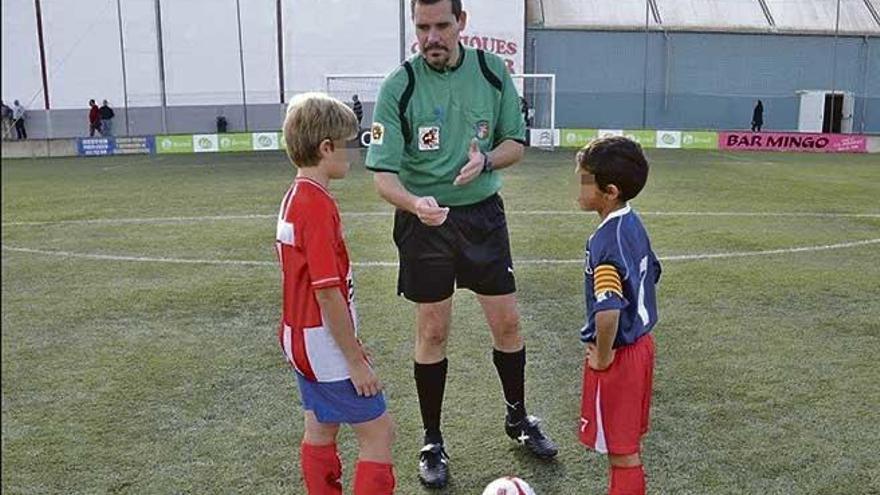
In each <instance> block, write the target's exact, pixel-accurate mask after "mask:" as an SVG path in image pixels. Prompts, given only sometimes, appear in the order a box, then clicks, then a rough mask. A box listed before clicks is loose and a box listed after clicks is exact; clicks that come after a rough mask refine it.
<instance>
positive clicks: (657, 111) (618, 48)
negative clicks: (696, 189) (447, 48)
mask: <svg viewBox="0 0 880 495" xmlns="http://www.w3.org/2000/svg"><path fill="white" fill-rule="evenodd" d="M646 38H647V42H646ZM526 41H527V46H528V48H529V49H528V50H527V51H526V55H527V61H526V67H528V69H529V71H530V72H535V73H555V74H556V91H557V95H556V98H557V101H556V125H557V127H586V128H610V129H614V128H618V129H633V128H641V127H644V128H649V129H745V128H748V127H749V123H750V120H751V116H752V108H753V107H754V104H755V100H758V99H760V100H762V101H763V103H764V122H765V125H764V128H765V129H766V130H797V127H798V109H799V101H800V100H799V96H798V94H797V91H799V90H815V89H821V90H829V91H830V90H831V89H832V88H833V89H834V90H836V91H848V92H851V93H853V94H854V96H855V112H854V115H853V132H864V133H880V38H876V37H869V36H861V37H854V36H845V37H844V36H841V37H838V38H837V39H836V40H835V37H834V36H828V35H791V34H748V33H744V34H738V33H710V32H706V33H699V32H666V33H663V32H656V31H650V32H648V33H647V34H646V33H644V32H635V31H630V32H624V31H586V30H552V29H541V28H530V29H528V30H527V33H526ZM646 45H647V63H646V61H645V53H646ZM835 45H836V51H837V56H836V70H835V67H834V65H835V64H834V63H833V60H834V59H835V56H834V51H835ZM646 91H647V95H645V92H646Z"/></svg>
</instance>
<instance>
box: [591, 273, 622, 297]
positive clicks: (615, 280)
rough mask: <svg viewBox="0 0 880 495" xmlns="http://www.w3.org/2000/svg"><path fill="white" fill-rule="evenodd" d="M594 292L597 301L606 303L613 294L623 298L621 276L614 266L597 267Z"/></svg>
mask: <svg viewBox="0 0 880 495" xmlns="http://www.w3.org/2000/svg"><path fill="white" fill-rule="evenodd" d="M593 292H594V293H595V295H596V301H597V302H599V301H604V300H605V299H607V298H608V297H609V296H610V295H611V294H617V297H623V286H622V285H621V283H620V275H618V273H617V269H616V268H614V266H613V265H599V266H597V267H596V270H595V272H594V277H593Z"/></svg>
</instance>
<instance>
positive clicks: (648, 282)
mask: <svg viewBox="0 0 880 495" xmlns="http://www.w3.org/2000/svg"><path fill="white" fill-rule="evenodd" d="M659 281H660V261H659V260H658V259H657V256H656V255H655V254H654V251H653V250H651V241H650V239H648V232H647V231H646V230H645V227H644V226H643V225H642V221H641V219H640V218H639V216H638V215H636V213H635V212H634V211H633V210H632V208H631V207H630V206H629V204H627V205H626V206H625V207H624V208H621V209H619V210H616V211H614V212H612V213H611V214H610V215H608V217H607V218H606V219H605V220H603V221H602V223H601V224H599V227H598V228H597V229H596V231H595V232H593V235H591V236H590V239H589V240H588V241H587V246H586V259H585V262H584V296H585V299H586V307H587V321H586V324H584V326H583V328H581V340H583V341H584V342H594V341H595V340H596V313H598V312H599V311H607V310H614V309H618V310H620V320H619V322H618V328H617V337H616V338H615V340H614V348H617V347H621V346H625V345H629V344H632V343H633V342H635V341H636V340H638V338H639V337H641V336H642V335H644V334H646V333H648V332H650V331H651V329H652V328H654V325H655V324H656V323H657V293H656V284H657V282H659Z"/></svg>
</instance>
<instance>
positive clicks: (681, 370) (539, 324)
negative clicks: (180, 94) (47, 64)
mask: <svg viewBox="0 0 880 495" xmlns="http://www.w3.org/2000/svg"><path fill="white" fill-rule="evenodd" d="M649 159H650V161H651V165H652V169H651V174H650V177H649V182H648V185H647V187H646V189H645V191H644V192H643V193H642V194H641V196H640V197H638V198H636V200H635V201H633V206H634V207H635V208H636V209H637V210H638V211H640V212H641V213H642V215H643V219H644V221H645V224H646V226H647V228H648V230H649V231H650V233H651V235H652V238H653V243H654V248H655V250H656V251H657V253H658V255H659V256H660V257H661V259H663V265H664V273H663V278H662V280H661V284H660V289H659V296H658V297H659V305H660V322H659V324H658V326H657V327H656V330H655V332H656V333H655V335H656V338H657V350H658V354H657V369H656V376H655V390H654V407H653V411H652V430H651V432H650V433H649V435H648V436H647V438H646V441H645V443H644V460H645V465H646V469H647V472H648V480H649V491H650V492H651V493H663V494H864V493H880V456H878V450H877V445H880V366H878V356H880V243H878V239H880V157H878V156H868V155H862V156H857V155H836V156H833V155H807V154H763V153H720V152H708V151H672V150H670V151H664V150H650V151H649ZM573 167H574V163H573V152H572V151H559V152H552V153H550V152H541V151H530V152H528V154H527V156H526V159H525V160H524V161H523V163H521V164H519V165H517V166H516V167H514V168H513V169H508V170H505V171H503V172H502V173H503V175H504V181H505V185H504V189H503V190H502V193H503V196H504V199H505V202H506V208H507V211H508V222H509V227H510V233H511V242H512V249H513V256H514V259H515V260H516V270H517V281H518V286H519V292H518V296H519V304H520V311H521V313H522V330H523V332H524V334H525V336H526V342H527V346H528V350H529V353H528V359H529V361H528V367H527V384H526V387H527V406H528V408H529V411H530V412H531V413H532V414H535V415H537V416H539V417H541V418H543V420H544V422H545V425H546V428H547V430H548V431H549V433H550V434H551V435H552V436H553V437H554V439H555V440H556V441H557V442H558V443H559V445H560V447H561V451H560V454H559V457H558V459H557V460H556V461H555V462H541V461H538V460H535V459H532V458H530V457H529V456H527V455H526V454H525V453H524V452H523V451H521V450H520V449H519V448H518V447H517V446H516V445H515V444H514V443H513V442H512V441H510V440H508V439H507V438H506V437H505V436H504V434H503V428H502V421H503V412H504V408H503V403H502V400H501V399H502V397H501V387H500V384H499V382H498V378H497V375H496V373H495V370H494V368H493V366H492V364H491V342H490V338H489V332H488V329H487V328H486V325H485V322H484V320H483V318H482V315H481V314H480V311H479V307H478V304H477V303H476V300H475V298H474V297H473V295H472V294H470V293H468V292H466V291H462V292H458V293H457V294H456V296H455V316H454V322H453V329H452V334H451V340H450V346H449V350H450V351H449V358H450V371H449V383H448V386H447V392H446V401H445V407H444V417H443V423H444V433H445V436H446V439H447V443H448V448H449V453H450V455H451V456H452V459H451V469H452V481H451V485H450V487H449V489H448V491H447V492H448V493H457V494H473V493H479V492H480V491H481V490H482V487H483V486H485V484H487V483H488V482H489V481H491V480H492V479H494V478H496V477H499V476H502V475H506V474H515V475H518V476H520V477H522V478H524V479H526V480H527V481H529V482H530V483H531V484H532V485H533V486H534V487H535V489H536V491H537V492H538V494H539V495H545V494H565V495H567V494H574V493H604V490H605V483H606V461H605V459H603V458H601V457H600V456H598V455H595V454H592V453H588V452H586V451H585V450H584V449H583V448H581V447H580V446H579V444H578V443H577V439H576V436H575V431H576V428H577V425H578V407H579V400H580V397H579V394H580V378H581V370H582V359H583V348H582V346H581V344H580V343H579V341H578V333H577V330H578V328H579V326H580V325H581V322H582V318H583V303H582V293H581V292H582V290H583V289H582V265H581V262H579V261H578V260H579V259H580V258H581V257H582V255H583V248H584V242H585V239H586V237H587V235H589V233H590V232H591V230H592V229H593V228H594V227H595V226H596V225H597V223H598V221H597V218H596V216H595V214H592V213H583V212H579V211H577V210H576V207H575V202H574V198H575V194H576V187H577V186H576V184H575V183H576V180H575V176H574V172H573ZM292 176H293V170H292V168H291V166H290V165H289V164H288V163H287V161H286V159H285V157H284V155H282V154H281V153H263V154H255V153H252V154H240V155H238V154H228V155H226V154H224V155H220V154H210V155H188V156H173V157H172V156H166V157H110V158H95V159H46V160H3V161H2V222H3V228H2V244H3V251H2V390H3V399H2V461H3V463H2V464H3V467H2V491H3V493H4V494H6V493H8V494H70V493H83V494H85V493H88V494H92V493H94V494H98V493H100V494H107V493H113V494H117V493H131V494H142V493H151V494H152V493H158V494H171V493H193V494H202V493H212V494H213V493H218V494H219V493H223V494H225V493H249V494H257V493H259V494H282V493H284V494H290V493H302V492H303V488H302V484H301V480H300V475H299V467H298V466H299V460H298V458H297V451H298V445H299V442H300V435H301V432H302V413H301V410H300V408H299V399H298V392H297V390H296V386H295V380H294V379H293V377H292V376H291V374H290V373H291V372H290V371H289V369H288V368H287V367H286V366H285V364H284V362H283V360H282V356H281V353H280V350H279V348H278V344H277V339H276V334H275V331H276V326H277V321H278V317H279V297H280V295H279V290H280V284H279V273H278V269H277V267H276V266H275V265H274V262H275V261H274V254H273V239H274V228H275V220H274V215H276V214H277V209H278V205H279V202H280V200H281V197H282V194H283V193H284V191H285V190H286V188H287V186H288V184H289V181H290V179H291V177H292ZM331 189H332V191H333V192H334V194H335V195H336V196H337V198H338V201H339V204H340V208H341V210H342V212H343V222H344V223H345V226H346V235H347V239H348V244H349V248H350V250H351V254H352V259H353V260H354V261H356V262H358V263H361V264H359V265H357V266H356V267H355V284H356V292H357V302H358V310H359V314H360V317H361V331H362V337H363V338H364V340H365V341H366V342H367V344H368V345H369V346H370V347H371V348H372V350H373V353H374V355H375V358H376V364H377V368H378V371H379V373H380V377H381V378H382V379H383V380H384V382H385V384H386V387H387V397H388V402H389V408H390V412H391V414H392V415H393V417H394V418H395V420H396V422H397V425H398V441H397V443H396V444H395V447H394V453H395V459H396V473H397V477H398V487H399V489H398V493H401V494H411V493H415V494H418V493H423V490H422V489H421V488H420V487H419V486H418V482H417V479H416V463H417V450H418V448H419V447H420V445H419V443H420V441H421V431H420V429H421V421H420V419H419V414H418V406H417V400H416V395H415V387H414V385H413V382H412V360H411V356H412V335H413V331H414V330H413V314H414V308H413V305H412V304H410V303H408V302H406V301H404V300H403V299H400V298H398V297H396V296H395V294H394V289H395V280H396V269H395V268H394V267H393V266H387V265H385V264H382V263H378V264H369V263H367V262H386V263H391V264H393V263H394V262H396V252H395V250H394V246H393V244H392V241H391V215H390V211H391V210H390V208H389V207H388V205H386V204H385V203H384V202H383V201H381V200H380V199H379V197H378V196H377V195H376V193H375V192H374V190H373V187H372V182H371V178H370V174H368V173H367V172H366V171H365V170H364V169H363V157H362V156H361V157H360V159H359V161H358V162H357V163H355V164H354V166H353V169H352V172H351V173H350V174H349V177H348V178H346V179H345V180H343V181H339V182H335V183H333V184H332V187H331ZM863 241H868V242H863ZM860 242H861V244H859V243H860ZM712 255H721V256H714V257H713V256H712ZM199 260H201V262H199ZM340 449H341V453H342V455H343V462H344V466H345V468H344V471H345V485H346V487H349V486H350V482H351V474H352V466H353V461H354V456H355V452H356V445H355V441H354V437H353V434H352V432H351V431H350V430H348V429H343V431H342V433H341V436H340Z"/></svg>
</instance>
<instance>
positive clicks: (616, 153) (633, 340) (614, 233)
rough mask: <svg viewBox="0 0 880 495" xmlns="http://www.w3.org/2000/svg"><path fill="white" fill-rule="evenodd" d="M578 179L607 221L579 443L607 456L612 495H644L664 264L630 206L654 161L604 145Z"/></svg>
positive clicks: (585, 202) (587, 153) (589, 301)
mask: <svg viewBox="0 0 880 495" xmlns="http://www.w3.org/2000/svg"><path fill="white" fill-rule="evenodd" d="M577 174H578V176H579V178H580V194H579V196H578V204H579V205H580V207H581V209H582V210H585V211H595V212H596V213H598V214H599V217H600V218H601V223H600V224H599V227H597V228H596V231H595V232H594V233H593V234H592V235H591V236H590V238H589V240H588V241H587V246H586V260H585V263H584V295H585V299H586V323H585V325H584V326H583V328H582V329H581V340H582V341H584V342H586V344H587V351H586V359H585V363H584V381H583V393H582V399H581V425H580V440H581V442H582V443H583V444H584V445H586V446H587V447H589V448H591V449H593V450H595V451H596V452H599V453H602V454H607V455H608V461H609V464H610V471H611V472H610V479H609V489H608V493H609V495H643V494H644V493H645V472H644V469H643V467H642V460H641V457H640V455H639V453H640V451H641V445H640V444H641V438H642V437H643V436H644V434H645V433H647V431H648V416H649V411H650V407H651V384H652V380H653V375H654V337H653V336H652V335H651V330H652V329H653V328H654V325H655V324H656V323H657V300H656V292H655V286H656V284H657V282H658V281H659V280H660V262H659V261H658V260H657V256H656V255H655V254H654V252H653V250H652V249H651V241H650V239H649V238H648V233H647V232H646V231H645V227H644V226H643V225H642V222H641V220H640V219H639V217H638V215H636V213H635V212H634V211H633V210H632V208H631V207H630V205H629V203H628V201H629V200H630V199H632V198H634V197H636V196H637V195H638V194H639V192H641V190H642V188H643V187H644V185H645V182H646V181H647V178H648V162H647V160H646V159H645V156H644V154H643V153H642V149H641V146H639V145H638V143H635V142H633V141H631V140H629V139H626V138H623V137H611V138H603V139H598V140H595V141H593V142H592V143H590V144H589V145H587V146H586V147H584V149H582V150H581V151H580V152H579V153H578V155H577Z"/></svg>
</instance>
